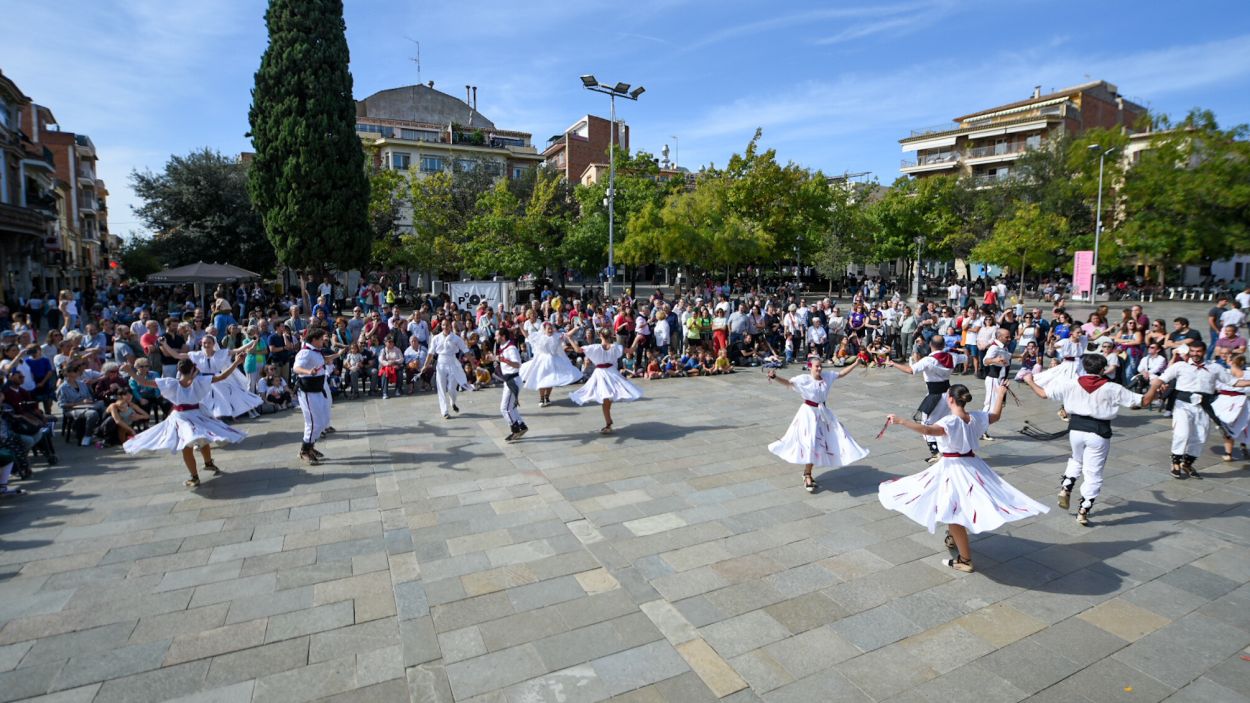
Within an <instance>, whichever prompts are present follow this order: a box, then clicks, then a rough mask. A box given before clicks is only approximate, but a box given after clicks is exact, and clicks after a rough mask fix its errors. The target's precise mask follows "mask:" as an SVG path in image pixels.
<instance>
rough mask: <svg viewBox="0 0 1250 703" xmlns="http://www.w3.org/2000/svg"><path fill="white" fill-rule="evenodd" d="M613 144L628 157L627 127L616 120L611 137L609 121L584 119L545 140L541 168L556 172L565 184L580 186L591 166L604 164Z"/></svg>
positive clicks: (592, 118) (596, 118) (586, 117)
mask: <svg viewBox="0 0 1250 703" xmlns="http://www.w3.org/2000/svg"><path fill="white" fill-rule="evenodd" d="M613 142H615V143H616V145H617V146H618V147H620V148H621V149H622V150H624V151H625V152H626V153H629V125H627V124H625V123H624V122H623V121H621V120H617V122H616V134H615V135H613V134H612V121H611V120H606V119H604V118H602V117H595V116H594V115H586V116H585V117H583V118H581V119H580V120H578V121H577V122H574V123H573V124H572V125H571V126H570V127H569V128H568V129H566V130H564V132H562V133H560V134H557V135H555V136H553V137H551V138H550V139H548V140H547V148H546V149H544V150H543V154H542V158H543V164H544V165H545V166H546V167H547V168H551V169H555V170H556V171H559V172H560V175H562V176H564V180H566V181H568V182H569V183H581V182H583V179H584V176H585V174H586V170H587V169H588V168H589V167H590V166H591V165H594V164H602V163H604V161H605V159H607V156H608V148H609V145H610V144H611V143H613Z"/></svg>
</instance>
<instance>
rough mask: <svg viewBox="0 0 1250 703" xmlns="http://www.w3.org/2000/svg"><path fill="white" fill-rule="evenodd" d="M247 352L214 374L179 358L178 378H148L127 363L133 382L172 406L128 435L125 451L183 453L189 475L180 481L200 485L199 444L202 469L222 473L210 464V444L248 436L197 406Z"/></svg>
mask: <svg viewBox="0 0 1250 703" xmlns="http://www.w3.org/2000/svg"><path fill="white" fill-rule="evenodd" d="M245 357H246V354H239V355H238V356H236V357H235V359H234V362H233V363H231V364H230V365H229V366H227V367H226V368H225V369H222V371H221V373H219V374H217V375H216V376H208V375H203V374H201V373H200V371H199V369H198V368H196V366H195V362H193V361H191V360H190V359H182V360H181V361H179V362H178V371H177V373H178V376H177V378H155V379H153V378H147V377H146V376H145V375H143V374H140V373H136V372H135V370H134V367H133V366H131V365H130V364H127V365H126V373H127V375H129V376H130V379H131V381H132V382H133V383H136V384H138V385H140V386H143V387H146V388H156V389H157V390H159V391H160V393H161V396H162V397H164V398H165V399H166V400H168V401H169V402H170V403H173V409H172V411H171V412H170V413H169V415H167V416H166V417H165V419H164V420H161V421H160V422H159V423H157V424H156V425H154V426H152V427H150V428H148V429H146V430H144V431H143V432H140V433H139V434H138V435H135V436H134V437H131V438H130V439H129V440H127V441H126V443H125V444H123V445H122V449H124V450H125V451H126V453H127V454H137V453H139V452H170V453H176V452H182V461H183V463H184V464H185V465H186V467H187V472H188V473H190V474H191V477H190V478H188V479H187V480H186V481H184V482H183V485H184V486H186V487H188V488H195V487H197V486H199V485H200V474H199V472H198V471H197V470H196V467H195V449H196V448H197V447H198V448H199V450H200V456H201V457H203V459H204V469H205V470H206V471H212V472H213V473H214V474H219V473H221V469H219V468H217V464H215V463H213V450H212V445H215V444H236V443H238V442H242V441H243V440H244V438H246V437H247V435H246V434H244V433H243V432H240V431H238V430H236V429H234V428H233V427H230V426H229V425H227V424H226V423H224V422H222V421H221V420H218V419H217V418H215V417H213V416H212V415H209V414H208V413H206V412H204V411H203V410H202V409H201V408H200V404H201V403H202V402H204V399H205V398H207V397H208V394H209V391H211V390H212V385H213V384H214V383H221V382H222V381H224V380H226V379H227V378H229V377H230V374H232V373H234V371H235V370H237V369H238V368H239V366H241V365H242V364H243V359H244V358H245Z"/></svg>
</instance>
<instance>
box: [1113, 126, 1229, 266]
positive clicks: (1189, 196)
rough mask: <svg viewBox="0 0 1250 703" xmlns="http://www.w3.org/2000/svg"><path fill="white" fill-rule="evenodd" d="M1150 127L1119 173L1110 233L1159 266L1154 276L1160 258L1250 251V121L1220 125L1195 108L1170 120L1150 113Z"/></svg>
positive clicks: (1192, 259)
mask: <svg viewBox="0 0 1250 703" xmlns="http://www.w3.org/2000/svg"><path fill="white" fill-rule="evenodd" d="M1155 127H1156V131H1157V132H1158V134H1157V136H1155V137H1154V139H1152V140H1151V143H1150V148H1149V149H1147V150H1145V151H1143V152H1141V156H1140V159H1139V160H1138V162H1137V163H1136V164H1135V165H1134V166H1133V167H1132V168H1131V169H1129V170H1128V173H1127V174H1126V175H1125V180H1124V187H1123V190H1122V191H1121V193H1120V197H1119V201H1120V202H1121V203H1122V206H1123V215H1124V221H1123V224H1122V225H1121V226H1120V227H1119V228H1118V229H1117V230H1116V231H1114V232H1113V233H1112V238H1113V239H1114V240H1115V241H1116V242H1117V243H1118V244H1119V245H1120V246H1121V247H1122V249H1123V250H1124V251H1126V252H1128V253H1130V254H1133V255H1136V256H1137V257H1138V258H1139V260H1140V261H1141V262H1142V263H1147V264H1156V265H1160V266H1161V268H1160V275H1162V266H1164V265H1168V264H1195V263H1200V262H1208V261H1214V260H1216V259H1221V258H1226V257H1227V256H1228V255H1229V254H1230V253H1233V252H1244V251H1247V250H1250V142H1248V141H1247V137H1248V136H1250V128H1247V126H1246V125H1237V126H1235V127H1233V128H1231V129H1222V128H1220V126H1219V125H1218V123H1217V122H1216V119H1215V116H1214V115H1213V114H1212V113H1210V112H1208V111H1200V110H1195V111H1193V112H1191V113H1190V114H1189V115H1187V116H1186V117H1185V119H1184V120H1182V121H1181V122H1179V123H1176V124H1173V123H1171V122H1170V121H1169V120H1168V119H1167V118H1166V117H1160V118H1157V119H1156V124H1155ZM1108 220H1114V218H1112V217H1109V216H1107V215H1104V226H1106V224H1107V221H1108ZM1103 241H1104V242H1106V241H1107V239H1106V237H1105V236H1104V239H1103Z"/></svg>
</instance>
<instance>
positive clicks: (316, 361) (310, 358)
mask: <svg viewBox="0 0 1250 703" xmlns="http://www.w3.org/2000/svg"><path fill="white" fill-rule="evenodd" d="M296 367H298V368H301V369H309V370H313V373H311V374H309V375H310V376H324V375H326V368H325V367H326V358H325V357H324V356H322V355H321V351H320V350H319V349H316V348H314V347H310V346H308V345H304V346H302V347H300V350H299V351H298V352H296V353H295V363H294V364H292V368H296Z"/></svg>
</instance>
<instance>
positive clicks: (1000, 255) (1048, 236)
mask: <svg viewBox="0 0 1250 703" xmlns="http://www.w3.org/2000/svg"><path fill="white" fill-rule="evenodd" d="M1067 233H1068V221H1067V220H1066V219H1064V218H1063V217H1061V216H1059V215H1056V214H1054V213H1052V212H1045V211H1043V210H1042V207H1041V205H1039V204H1037V203H1029V202H1021V203H1019V204H1018V205H1017V206H1016V208H1015V211H1014V212H1013V213H1012V215H1011V216H1010V217H1008V218H1007V219H1003V220H1000V221H999V222H998V224H997V225H996V226H995V227H994V232H993V234H991V235H990V237H989V238H988V239H985V240H983V241H981V242H980V243H978V244H977V245H976V246H975V247H973V249H972V257H973V258H974V259H976V260H977V261H984V262H986V263H989V264H997V265H999V266H1002V267H1004V268H1008V269H1011V270H1014V271H1016V272H1018V273H1019V275H1020V297H1021V299H1023V297H1024V276H1025V272H1026V271H1027V270H1028V268H1029V267H1030V266H1032V267H1033V268H1035V269H1038V268H1040V269H1044V270H1050V268H1051V267H1052V266H1054V263H1055V257H1056V255H1057V253H1058V251H1059V249H1060V248H1061V246H1062V244H1063V242H1064V241H1065V237H1066V236H1067Z"/></svg>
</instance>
